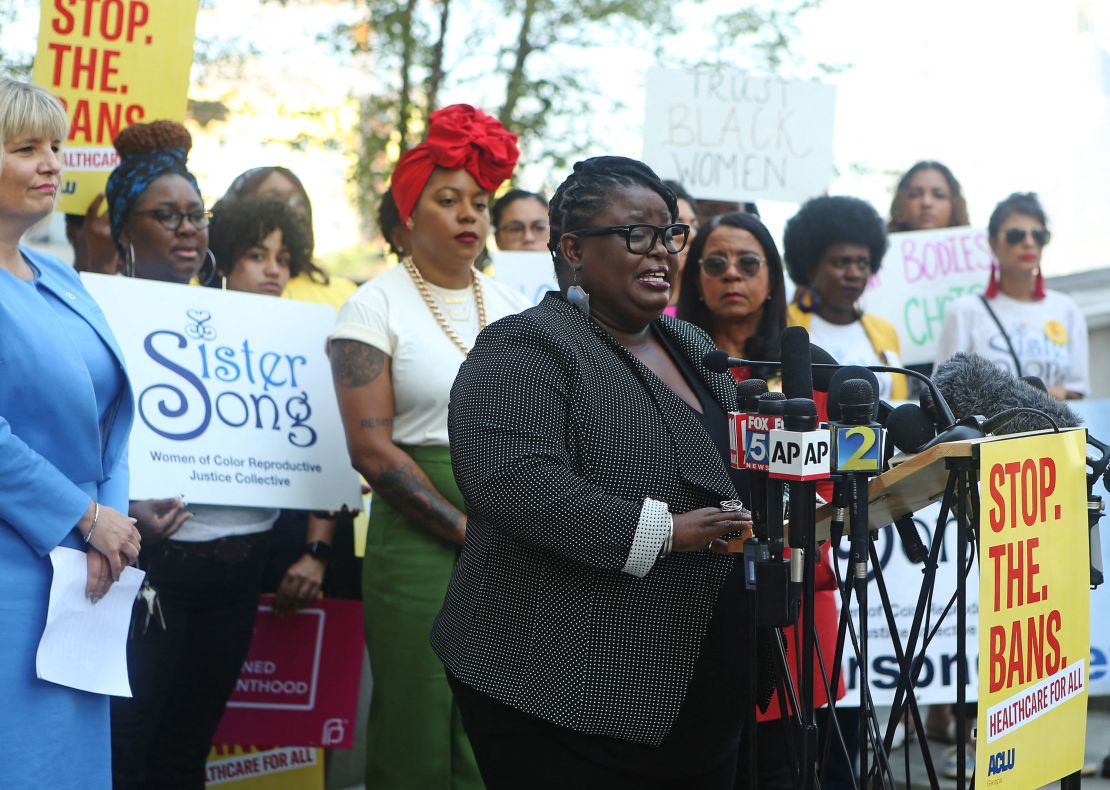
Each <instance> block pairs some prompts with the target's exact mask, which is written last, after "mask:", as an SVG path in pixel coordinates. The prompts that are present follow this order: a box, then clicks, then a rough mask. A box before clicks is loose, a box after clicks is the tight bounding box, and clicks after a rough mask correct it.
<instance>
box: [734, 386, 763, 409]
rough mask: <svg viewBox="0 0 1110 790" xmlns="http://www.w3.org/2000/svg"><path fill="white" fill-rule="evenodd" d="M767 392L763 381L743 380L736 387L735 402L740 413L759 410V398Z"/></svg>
mask: <svg viewBox="0 0 1110 790" xmlns="http://www.w3.org/2000/svg"><path fill="white" fill-rule="evenodd" d="M766 391H767V382H766V381H764V380H763V379H744V380H743V381H741V382H740V383H739V384H737V385H736V401H737V405H738V406H739V408H740V411H746V412H754V411H755V410H756V409H758V408H759V396H760V395H762V394H763V393H765V392H766Z"/></svg>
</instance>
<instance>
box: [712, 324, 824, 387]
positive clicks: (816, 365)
mask: <svg viewBox="0 0 1110 790" xmlns="http://www.w3.org/2000/svg"><path fill="white" fill-rule="evenodd" d="M790 328H791V327H787V329H790ZM798 328H799V329H803V328H802V327H798ZM803 331H804V329H803ZM809 358H810V368H811V369H812V375H813V389H815V390H817V391H818V392H828V391H829V381H830V379H831V378H832V375H833V373H835V372H836V371H837V370H838V369H839V368H840V365H839V364H837V361H836V359H834V358H833V355H832V354H830V353H829V352H828V351H826V350H825V349H823V348H821V347H820V346H815V345H814V344H813V343H810V344H809ZM701 362H702V364H703V365H705V367H706V369H708V370H709V371H710V372H711V373H727V372H728V369H729V368H746V367H751V366H753V365H762V366H764V367H769V368H781V367H782V363H781V362H763V361H759V360H750V359H740V358H739V357H730V356H729V355H728V354H726V353H725V352H724V351H721V350H720V349H714V350H713V351H708V352H706V353H705V354H704V355H703V356H702V358H701Z"/></svg>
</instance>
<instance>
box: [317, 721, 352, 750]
mask: <svg viewBox="0 0 1110 790" xmlns="http://www.w3.org/2000/svg"><path fill="white" fill-rule="evenodd" d="M346 735H347V722H346V721H345V720H344V719H328V720H327V721H325V722H324V731H323V733H322V734H321V735H320V745H321V746H334V745H335V744H337V743H343V739H344V737H345V736H346Z"/></svg>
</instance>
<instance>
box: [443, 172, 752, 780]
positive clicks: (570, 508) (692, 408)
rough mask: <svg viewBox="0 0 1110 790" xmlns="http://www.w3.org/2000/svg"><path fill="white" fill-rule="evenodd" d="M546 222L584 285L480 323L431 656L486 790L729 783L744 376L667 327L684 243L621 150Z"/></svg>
mask: <svg viewBox="0 0 1110 790" xmlns="http://www.w3.org/2000/svg"><path fill="white" fill-rule="evenodd" d="M550 211H551V215H550V219H551V237H550V242H549V248H550V249H551V251H552V253H553V256H554V258H555V262H556V265H557V266H566V267H568V268H569V270H570V271H571V273H572V276H573V285H570V286H569V287H567V288H566V289H565V290H564V292H562V293H549V294H547V296H546V297H544V300H543V301H542V302H541V303H540V304H539V305H538V306H536V307H533V308H531V309H529V310H527V311H525V312H524V313H522V314H520V315H516V316H511V317H509V318H506V319H504V320H502V321H498V322H496V323H494V324H492V325H490V326H489V327H488V328H487V329H486V330H485V331H484V332H482V334H481V335H480V336H479V338H478V341H477V343H476V344H475V346H474V349H473V351H472V352H471V354H470V356H469V357H468V358H467V361H466V362H465V363H463V366H462V367H461V368H460V370H459V375H458V378H457V379H456V381H455V385H454V387H453V388H452V390H451V411H450V420H449V425H450V432H451V458H452V465H453V467H454V473H455V479H456V480H457V481H458V483H459V487H460V489H461V490H462V494H463V497H464V498H465V500H466V510H467V519H468V520H467V529H466V543H465V548H464V551H463V553H462V556H461V558H460V559H459V564H458V566H457V567H456V569H455V574H454V578H453V579H452V580H451V586H450V588H449V590H448V593H447V599H446V601H445V602H444V605H443V611H442V612H441V613H440V616H439V618H438V619H437V620H436V624H435V629H434V631H433V633H432V645H433V647H434V648H435V650H436V652H437V653H439V656H440V658H442V659H443V663H444V664H445V666H446V667H447V671H448V677H449V679H450V680H451V683H452V687H453V688H454V689H455V693H456V697H457V699H458V702H459V707H460V709H461V710H462V714H463V723H464V725H465V727H466V730H467V733H468V735H469V736H470V740H471V743H472V744H473V746H474V752H475V755H476V757H477V758H478V765H479V767H480V769H481V771H482V776H483V778H484V779H485V782H486V785H487V786H488V787H490V788H494V789H496V788H514V787H521V786H528V787H541V788H565V787H597V788H601V787H605V788H640V787H676V788H677V787H682V788H690V787H704V788H729V787H731V786H732V781H733V776H734V773H735V769H736V759H737V747H738V744H739V740H740V735H741V728H742V723H743V720H744V718H745V717H746V715H747V710H748V705H749V702H748V700H747V699H746V687H747V681H746V680H744V671H745V669H746V659H747V657H748V656H749V655H750V651H751V649H752V646H751V645H748V644H745V637H744V634H746V633H747V630H746V619H745V618H746V613H745V612H744V609H743V606H742V605H741V598H742V596H741V589H742V587H743V579H742V572H741V566H740V564H739V563H737V562H735V560H734V558H733V557H732V556H730V555H726V554H723V553H719V552H720V550H721V549H723V548H724V541H723V540H721V538H722V536H723V535H725V533H731V532H738V531H740V530H742V529H744V528H745V527H746V526H748V525H749V524H750V521H749V516H748V514H747V513H745V512H743V511H740V512H735V511H731V510H729V508H730V507H732V505H731V503H729V502H728V501H729V500H735V499H736V498H737V496H738V495H739V496H740V497H746V496H747V479H746V475H745V474H743V473H737V474H736V475H735V477H734V476H733V475H731V474H730V470H729V467H728V462H727V459H728V449H729V448H728V437H727V420H726V416H725V412H726V411H727V410H729V409H732V408H734V407H735V385H734V382H733V381H732V379H731V378H730V377H729V376H727V375H725V374H713V373H710V372H709V371H708V370H707V369H706V368H705V367H704V365H703V364H702V356H703V355H704V354H705V353H706V352H707V351H710V350H712V348H713V345H712V342H711V341H710V339H709V337H708V336H707V335H706V334H705V333H704V332H702V331H701V330H699V329H697V328H696V327H694V326H692V325H690V324H687V323H685V322H682V321H678V320H676V319H672V318H669V317H662V318H661V317H660V316H661V314H662V313H663V308H665V307H666V306H667V302H668V300H669V298H670V292H671V288H672V287H673V285H674V281H675V277H676V276H677V273H678V260H677V256H678V253H680V252H681V251H682V250H683V248H684V247H685V245H686V241H687V236H688V233H689V226H687V225H683V224H676V222H675V217H676V214H677V207H676V203H675V196H674V193H673V192H671V190H670V189H668V188H667V187H666V186H665V185H664V184H663V182H662V181H660V179H659V178H658V177H657V176H656V175H655V173H654V172H652V171H651V169H650V168H648V167H647V166H646V165H644V164H642V163H640V162H636V161H633V160H630V159H625V158H623V157H616V156H603V157H597V158H594V159H589V160H586V161H583V162H579V163H577V164H576V165H575V166H574V172H573V173H572V174H571V175H570V176H569V177H568V178H567V179H566V181H564V182H563V184H562V186H560V187H559V189H558V191H557V192H556V193H555V196H554V198H553V199H552V202H551V207H550ZM722 504H724V505H725V507H724V509H723V508H722ZM715 549H716V551H715Z"/></svg>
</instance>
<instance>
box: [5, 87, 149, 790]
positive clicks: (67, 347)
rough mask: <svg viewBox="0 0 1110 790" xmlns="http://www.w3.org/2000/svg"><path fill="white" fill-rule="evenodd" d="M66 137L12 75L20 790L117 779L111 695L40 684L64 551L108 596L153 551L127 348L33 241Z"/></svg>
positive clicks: (12, 769) (42, 103)
mask: <svg viewBox="0 0 1110 790" xmlns="http://www.w3.org/2000/svg"><path fill="white" fill-rule="evenodd" d="M65 136H66V117H65V113H64V111H63V109H62V107H61V105H60V104H59V103H58V101H57V99H55V98H54V97H52V96H50V95H49V94H48V93H46V92H45V91H43V90H41V89H39V88H36V87H33V86H31V85H27V84H25V83H21V82H17V81H15V80H11V79H6V78H0V585H2V594H0V634H3V639H2V640H0V688H2V689H3V690H4V704H3V706H2V707H0V738H2V740H3V743H4V756H3V757H0V784H2V785H3V786H4V787H11V788H25V787H50V788H82V789H84V788H106V787H109V786H110V784H111V766H110V765H109V762H110V757H109V755H110V754H111V749H110V744H109V729H108V698H107V697H105V696H101V695H98V694H90V693H87V692H83V691H77V690H74V689H71V688H67V687H64V686H59V685H55V684H53V683H48V682H46V681H42V680H39V679H37V678H36V675H35V651H36V649H37V647H38V642H39V639H40V637H41V636H42V631H43V626H44V625H45V622H46V608H47V602H48V598H49V591H50V580H51V573H52V572H51V564H50V558H49V556H48V555H49V553H50V551H51V550H52V549H54V548H55V547H56V546H59V545H61V546H69V547H71V548H75V549H82V550H85V551H86V552H87V555H88V570H89V578H88V584H87V586H86V592H87V594H88V595H89V597H90V598H91V599H93V600H94V601H95V600H97V599H98V598H100V597H101V596H103V595H104V593H105V592H106V591H107V589H108V587H109V586H110V585H111V583H112V582H113V581H114V580H116V579H118V578H119V574H120V573H121V572H122V570H123V567H124V566H125V565H127V564H130V563H131V562H134V561H135V559H136V558H137V557H138V554H139V540H140V537H139V532H138V530H137V529H136V528H135V526H134V523H133V522H132V520H131V519H130V518H128V517H127V516H126V515H125V514H126V512H127V437H128V432H129V431H130V427H131V420H132V414H133V402H132V397H131V388H130V385H129V383H128V379H127V373H126V371H125V370H124V365H123V357H122V356H121V355H120V351H119V348H118V346H117V345H116V341H115V339H114V338H113V337H112V333H111V331H110V330H109V329H108V325H107V323H106V321H105V319H104V315H103V313H101V312H100V309H99V308H98V307H97V306H96V304H95V303H94V302H93V300H92V298H91V297H90V296H89V294H88V293H87V292H86V291H85V289H84V287H83V286H82V285H81V280H80V278H79V277H78V276H77V274H76V273H75V272H74V271H73V269H72V268H70V267H69V266H66V265H65V264H63V263H62V262H61V261H58V260H57V259H55V258H52V257H50V256H47V255H42V254H40V253H36V252H34V251H32V250H29V249H27V248H24V247H20V246H19V241H20V239H21V238H22V236H23V234H24V233H25V232H26V231H27V230H28V229H30V227H31V226H32V225H34V224H35V223H36V222H38V221H39V220H41V219H43V218H44V217H46V216H47V215H49V214H50V212H51V211H53V209H54V200H55V196H56V194H57V191H58V187H59V184H60V172H61V165H60V161H59V157H60V154H59V147H60V144H61V141H62V140H64V139H65ZM77 660H80V659H77Z"/></svg>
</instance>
